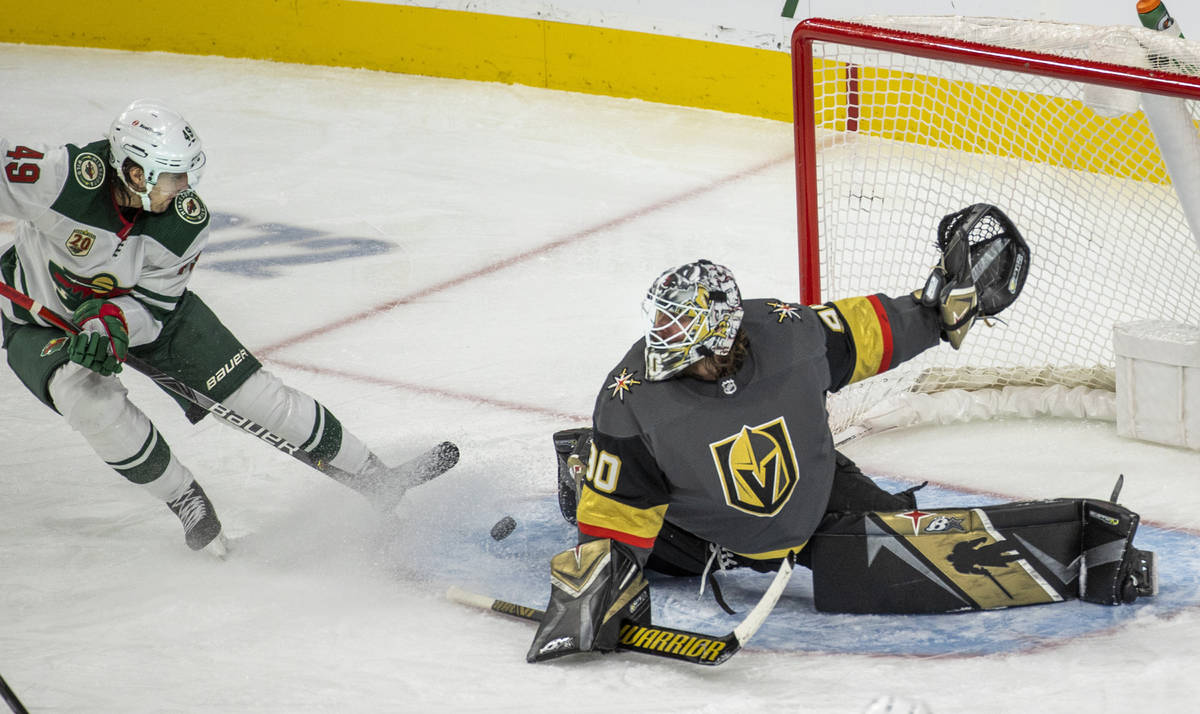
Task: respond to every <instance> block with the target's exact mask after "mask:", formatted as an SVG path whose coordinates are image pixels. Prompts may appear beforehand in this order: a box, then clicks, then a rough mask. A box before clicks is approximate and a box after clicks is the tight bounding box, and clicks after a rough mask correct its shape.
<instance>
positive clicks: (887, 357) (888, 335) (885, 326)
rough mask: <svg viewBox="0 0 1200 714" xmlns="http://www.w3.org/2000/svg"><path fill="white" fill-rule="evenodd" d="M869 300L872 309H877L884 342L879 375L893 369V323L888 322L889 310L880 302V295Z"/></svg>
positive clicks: (868, 298)
mask: <svg viewBox="0 0 1200 714" xmlns="http://www.w3.org/2000/svg"><path fill="white" fill-rule="evenodd" d="M867 300H868V301H869V302H870V303H871V307H873V308H875V317H877V318H879V332H880V337H881V339H882V341H883V354H882V355H881V356H880V358H879V372H876V374H879V373H880V372H886V371H888V370H889V369H891V368H892V323H891V321H890V320H888V316H887V310H884V309H883V303H882V302H881V301H880V300H879V296H878V295H869V296H868V297H867Z"/></svg>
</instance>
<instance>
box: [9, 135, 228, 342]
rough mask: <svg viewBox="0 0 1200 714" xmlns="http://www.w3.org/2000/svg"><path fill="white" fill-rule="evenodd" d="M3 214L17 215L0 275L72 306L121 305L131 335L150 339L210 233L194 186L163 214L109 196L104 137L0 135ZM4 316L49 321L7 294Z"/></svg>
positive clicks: (34, 294) (60, 308) (47, 301)
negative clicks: (43, 140)
mask: <svg viewBox="0 0 1200 714" xmlns="http://www.w3.org/2000/svg"><path fill="white" fill-rule="evenodd" d="M0 166H3V171H2V172H0V214H4V215H7V216H11V217H13V218H15V219H17V226H16V229H15V236H13V239H12V241H11V246H9V245H4V246H0V252H2V253H3V257H2V258H0V273H2V274H3V278H4V281H5V282H6V283H8V284H10V285H12V286H13V287H15V288H17V289H18V290H20V291H21V292H24V293H25V294H27V295H29V296H30V297H31V298H33V299H34V300H36V301H38V302H39V303H41V304H43V305H45V306H46V307H48V308H49V309H51V310H53V311H54V312H57V313H59V314H62V315H67V316H69V315H70V314H71V313H73V312H74V311H75V308H77V307H78V306H79V305H80V304H82V303H83V302H84V301H86V300H90V299H92V298H100V299H105V300H111V301H113V302H115V303H116V304H117V305H119V306H120V307H121V309H122V310H123V311H124V312H125V318H126V321H127V322H128V323H129V337H130V345H131V346H138V345H144V344H148V343H150V342H153V341H154V339H155V338H156V337H157V336H158V333H159V331H160V330H161V329H162V323H163V320H165V319H166V317H167V316H168V315H169V314H170V313H171V311H172V310H174V309H175V307H176V305H178V304H179V301H180V299H181V298H182V296H183V294H184V290H185V289H186V287H187V283H188V280H189V279H190V278H191V274H192V268H193V267H194V266H195V264H196V260H197V259H198V258H199V256H200V251H201V250H203V248H204V246H205V243H206V242H207V240H208V230H207V228H208V222H209V215H208V209H207V208H206V207H205V205H204V203H203V201H201V200H200V197H199V196H197V195H196V193H195V192H194V191H192V190H191V189H188V190H185V191H183V192H181V193H180V194H179V195H178V196H176V198H175V201H174V203H173V204H172V206H171V207H170V208H168V209H167V210H166V211H165V212H163V213H161V214H154V213H150V212H147V211H142V210H133V209H124V210H122V209H121V208H119V207H118V206H117V205H116V202H115V200H114V199H113V193H112V186H111V181H113V180H119V179H117V178H116V177H115V176H111V174H112V171H113V169H112V168H111V167H110V166H109V165H108V142H107V141H106V140H100V141H95V142H92V143H90V144H87V145H85V146H82V147H79V146H75V145H73V144H67V145H66V146H59V147H47V146H44V145H41V144H36V143H16V142H11V141H8V140H6V139H2V138H0ZM0 303H2V304H3V311H4V315H5V317H7V318H8V319H9V320H13V321H15V322H18V323H32V324H39V325H45V324H46V323H45V322H43V321H42V320H40V319H38V318H36V317H35V316H33V315H31V314H30V313H29V312H27V311H25V310H22V309H21V308H17V307H14V306H13V305H12V304H11V303H9V302H8V301H6V300H5V301H0Z"/></svg>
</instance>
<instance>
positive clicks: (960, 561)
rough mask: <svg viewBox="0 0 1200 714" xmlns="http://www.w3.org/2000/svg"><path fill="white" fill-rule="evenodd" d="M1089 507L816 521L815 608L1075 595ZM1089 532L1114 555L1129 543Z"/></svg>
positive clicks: (1007, 603) (877, 608)
mask: <svg viewBox="0 0 1200 714" xmlns="http://www.w3.org/2000/svg"><path fill="white" fill-rule="evenodd" d="M1089 503H1093V504H1094V503H1096V502H1094V501H1087V500H1084V499H1056V500H1050V501H1033V502H1024V503H1010V504H1002V505H997V506H984V507H980V508H945V509H941V508H939V509H911V510H908V511H899V512H889V513H884V512H869V513H849V514H845V515H842V516H838V517H836V518H833V519H831V520H830V521H829V522H827V523H824V524H822V526H821V528H820V529H819V530H818V532H817V533H816V534H815V535H814V536H813V538H812V540H811V541H810V542H809V546H808V547H809V548H811V549H812V570H813V597H814V600H815V605H816V608H817V609H818V610H820V611H822V612H845V613H880V614H885V613H938V612H954V611H960V610H992V609H999V608H1005V607H1014V606H1018V605H1036V604H1041V603H1050V602H1060V601H1063V600H1068V599H1072V598H1076V597H1079V596H1080V568H1081V563H1083V562H1084V560H1083V558H1081V554H1082V553H1083V552H1084V528H1085V526H1084V512H1085V507H1086V505H1087V504H1089ZM1104 505H1105V506H1106V507H1107V508H1109V509H1113V508H1115V509H1120V510H1122V511H1125V510H1126V509H1123V508H1121V507H1120V506H1115V505H1114V504H1110V503H1105V504H1104ZM1135 515H1136V514H1135ZM1093 531H1094V529H1093ZM1089 533H1090V535H1091V537H1092V538H1093V540H1094V541H1095V542H1093V543H1092V544H1091V546H1092V547H1096V546H1101V545H1108V546H1109V549H1110V550H1114V551H1115V550H1120V549H1121V548H1122V547H1123V544H1125V543H1126V542H1127V540H1128V539H1130V538H1132V533H1128V534H1124V533H1120V532H1119V529H1116V530H1112V531H1110V532H1108V533H1107V534H1099V533H1095V532H1092V531H1089ZM1100 541H1104V543H1103V544H1101V543H1100ZM1089 574H1091V569H1090V565H1089ZM1097 575H1099V572H1097Z"/></svg>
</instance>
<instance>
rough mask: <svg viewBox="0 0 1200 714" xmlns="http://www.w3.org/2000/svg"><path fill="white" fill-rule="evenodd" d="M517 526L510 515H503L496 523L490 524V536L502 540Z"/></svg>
mask: <svg viewBox="0 0 1200 714" xmlns="http://www.w3.org/2000/svg"><path fill="white" fill-rule="evenodd" d="M516 527H517V522H516V520H514V519H513V517H512V516H505V517H504V518H501V519H500V520H498V521H496V525H494V526H492V538H494V539H495V540H504V539H505V538H507V537H509V536H510V535H512V532H513V530H514V529H516Z"/></svg>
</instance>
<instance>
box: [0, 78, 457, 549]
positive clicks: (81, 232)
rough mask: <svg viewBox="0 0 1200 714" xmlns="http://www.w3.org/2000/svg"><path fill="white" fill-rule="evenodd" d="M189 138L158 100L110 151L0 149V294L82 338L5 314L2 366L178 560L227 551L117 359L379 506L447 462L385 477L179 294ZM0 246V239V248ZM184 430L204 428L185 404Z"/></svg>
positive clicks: (102, 147)
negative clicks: (165, 526)
mask: <svg viewBox="0 0 1200 714" xmlns="http://www.w3.org/2000/svg"><path fill="white" fill-rule="evenodd" d="M204 164H205V154H204V151H203V148H202V144H201V140H200V136H199V135H198V134H197V133H196V131H195V130H194V129H193V128H192V126H191V125H190V124H189V123H188V122H187V121H185V120H184V118H183V117H182V116H180V115H179V114H178V113H177V112H175V111H173V110H172V109H170V108H168V107H166V106H164V105H163V104H161V103H159V102H155V101H148V100H139V101H136V102H134V103H132V104H130V105H129V106H128V107H127V108H126V109H125V110H124V111H123V112H121V114H120V115H119V116H118V117H117V118H116V119H115V120H114V121H113V122H112V125H111V127H110V128H109V132H108V136H107V137H106V138H103V139H100V140H98V141H93V142H91V143H88V144H84V145H82V146H76V145H74V144H67V145H65V146H45V145H42V144H40V143H35V142H28V141H16V140H11V139H8V138H5V137H0V165H2V166H3V172H2V175H0V214H6V215H8V216H11V217H13V218H15V219H17V221H18V224H17V227H16V231H15V235H14V236H12V237H11V240H9V241H6V243H7V244H5V245H0V275H2V278H3V282H4V283H6V284H8V285H9V286H12V287H14V288H16V289H18V290H20V291H22V292H24V293H25V294H27V295H29V296H30V297H31V298H32V299H33V300H35V301H37V302H39V303H41V304H42V305H44V306H45V307H47V308H49V309H50V310H51V311H53V312H56V313H58V314H60V315H70V316H71V317H72V318H73V322H74V323H75V324H76V325H79V326H80V327H81V331H80V332H79V333H78V334H76V335H67V334H64V333H63V332H62V331H61V330H60V329H58V328H55V327H53V326H51V325H49V323H47V322H46V321H45V320H44V319H42V318H41V317H39V316H38V315H36V314H33V313H31V312H29V311H27V310H25V309H22V308H20V307H18V306H16V305H14V304H12V303H10V302H8V301H6V300H0V304H2V308H3V346H4V348H5V350H6V354H7V359H8V364H9V365H10V367H11V368H12V369H13V371H14V372H15V373H16V375H17V376H18V377H19V378H20V380H21V382H22V383H23V384H24V385H25V386H26V387H27V388H28V389H29V390H30V391H31V392H32V393H33V394H34V395H35V396H36V397H37V398H38V399H39V400H41V401H42V402H43V403H44V404H45V405H46V406H48V407H50V408H52V409H54V410H55V411H57V412H58V413H60V414H61V415H62V416H63V417H64V418H65V419H66V421H67V423H68V424H70V425H71V427H72V428H74V429H75V430H76V431H78V432H79V433H80V434H82V435H83V437H84V438H85V439H86V440H87V442H88V443H89V444H90V445H91V447H92V448H93V449H94V450H95V452H96V454H97V455H99V456H100V458H101V459H103V460H104V462H105V463H106V464H108V465H109V466H110V467H112V468H113V469H114V470H115V471H116V472H117V473H118V474H120V475H121V476H123V477H124V478H126V479H128V480H129V481H131V482H132V483H135V484H139V485H141V486H143V487H144V488H145V489H146V490H147V491H148V492H149V493H150V494H151V495H153V496H154V497H155V498H158V499H159V500H161V501H163V502H165V503H166V504H167V506H168V507H169V508H170V509H171V511H172V512H174V513H175V514H176V515H177V516H178V517H179V519H180V520H181V521H182V523H183V528H184V535H185V540H186V542H187V545H188V546H189V547H190V548H192V549H193V550H200V549H204V548H208V549H209V550H210V551H214V552H216V553H218V554H221V553H223V552H224V548H225V539H224V537H223V536H222V534H221V523H220V520H219V519H218V518H217V514H216V511H215V510H214V508H213V505H212V502H211V501H210V500H209V498H208V496H207V495H206V494H205V492H204V490H203V489H202V488H201V487H200V484H199V483H198V482H197V481H196V479H195V477H194V476H193V474H192V473H191V472H190V471H189V470H188V468H187V467H186V466H185V465H184V464H182V463H181V462H180V461H179V460H178V459H177V458H176V457H175V455H174V453H172V451H171V449H170V447H169V446H168V444H167V441H166V440H165V439H164V438H163V436H162V435H161V434H160V433H159V432H158V430H157V429H156V428H155V426H154V424H153V423H151V421H150V420H149V419H148V418H147V417H146V415H145V414H144V413H143V412H142V411H141V410H140V409H139V408H138V407H137V406H136V405H134V404H133V403H132V402H131V401H130V400H129V399H128V396H127V392H126V389H125V387H124V386H123V385H122V384H121V382H120V380H119V379H118V377H117V375H118V374H119V373H120V372H121V368H122V362H123V361H124V360H125V359H126V357H127V356H128V355H129V354H131V353H132V354H135V355H137V356H138V357H139V358H140V359H141V360H143V361H144V362H146V363H147V364H149V365H151V366H153V367H155V368H157V369H159V370H161V371H162V372H164V373H166V374H168V375H170V376H172V377H175V378H177V379H179V380H180V381H182V382H184V383H185V384H187V385H189V386H191V387H192V388H194V389H196V390H198V391H201V392H203V393H204V394H206V395H208V396H209V397H211V398H212V399H214V400H216V401H218V402H220V403H222V404H224V405H225V406H227V407H229V408H230V409H232V410H233V411H235V412H237V413H238V414H240V415H242V416H245V417H247V418H249V419H252V420H254V421H255V422H257V423H258V424H260V425H262V426H264V427H266V428H267V429H269V430H270V431H271V432H273V433H274V434H276V435H278V436H280V437H282V438H284V439H286V440H288V441H290V442H291V443H293V444H295V445H297V446H299V447H300V448H302V449H304V450H305V451H306V452H308V453H309V454H311V455H312V456H313V457H314V461H319V462H321V463H327V464H328V465H329V466H328V467H327V468H326V473H327V474H329V475H330V476H332V477H333V478H335V479H337V480H338V481H340V482H342V483H344V484H346V485H347V486H349V487H350V488H353V489H355V490H357V491H359V492H361V493H363V494H364V495H365V496H366V497H367V498H368V499H370V500H372V501H373V502H375V503H376V504H378V505H380V506H381V507H385V508H386V507H390V506H392V505H394V504H395V502H396V501H398V500H399V497H400V495H401V494H402V493H403V492H404V490H406V488H408V487H409V486H410V485H413V484H415V483H419V482H420V481H422V480H424V479H426V478H429V477H432V476H433V475H437V474H438V473H441V472H442V471H445V470H446V469H448V468H450V467H451V466H453V465H454V463H455V462H456V461H457V458H458V451H457V448H455V447H454V445H453V444H450V443H448V442H447V443H443V444H439V445H438V446H437V447H434V449H432V450H431V451H430V452H428V453H427V454H424V455H423V456H422V457H420V458H418V459H415V460H414V461H413V462H409V463H408V464H405V465H402V466H400V467H395V468H388V467H387V466H385V465H384V464H383V463H382V462H381V461H380V460H379V458H378V457H377V456H375V455H374V454H373V453H372V452H371V451H370V450H369V449H368V448H367V447H366V446H365V445H364V444H363V443H362V442H361V441H360V440H359V439H358V438H356V437H355V436H354V435H353V434H351V433H350V432H348V431H346V430H345V429H343V428H342V425H341V422H339V421H338V419H337V417H335V416H334V415H333V414H332V413H331V412H330V411H329V410H328V409H326V408H325V407H323V406H322V405H321V404H319V403H318V402H316V401H315V400H314V399H313V398H312V397H310V396H308V395H307V394H304V393H302V392H300V391H298V390H296V389H293V388H291V387H289V386H287V385H285V384H283V383H282V382H281V381H280V380H279V379H278V378H277V377H275V376H274V375H272V374H271V373H270V372H268V371H267V370H265V369H263V368H262V365H261V364H260V363H259V361H258V360H257V359H255V357H254V355H253V354H251V353H250V351H249V350H248V349H246V348H245V347H244V346H243V345H242V344H241V343H240V342H239V341H238V339H237V338H236V337H235V336H234V335H233V334H232V333H231V332H230V331H229V330H228V329H227V328H226V327H225V326H224V325H222V324H221V322H220V321H219V320H218V319H217V317H216V316H215V315H214V314H213V313H212V311H211V310H209V308H208V306H207V305H205V304H204V302H203V301H202V300H201V299H200V297H199V296H198V295H196V294H195V293H193V292H191V291H189V290H188V289H187V286H188V281H189V279H190V277H191V275H192V271H193V269H194V268H195V267H196V264H197V261H198V260H199V259H200V255H201V253H202V251H203V250H204V248H205V245H206V243H207V241H208V236H209V231H208V224H209V212H208V208H207V207H206V206H205V204H204V202H203V201H201V199H200V197H199V196H198V195H197V194H196V192H195V186H196V184H197V183H198V182H199V180H200V175H201V172H202V171H203V169H204ZM4 238H5V237H4V236H0V240H4ZM176 399H177V400H179V401H180V404H181V406H183V407H184V408H185V410H187V413H188V417H189V419H191V420H192V421H193V422H195V421H199V419H200V418H202V417H203V416H204V414H205V412H204V411H203V410H200V409H198V408H196V407H195V406H194V405H190V404H187V403H185V402H184V400H182V399H181V398H179V397H176Z"/></svg>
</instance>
